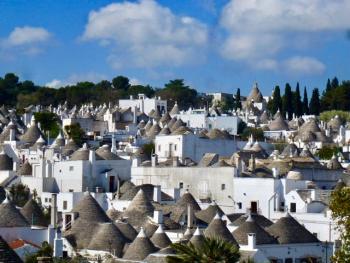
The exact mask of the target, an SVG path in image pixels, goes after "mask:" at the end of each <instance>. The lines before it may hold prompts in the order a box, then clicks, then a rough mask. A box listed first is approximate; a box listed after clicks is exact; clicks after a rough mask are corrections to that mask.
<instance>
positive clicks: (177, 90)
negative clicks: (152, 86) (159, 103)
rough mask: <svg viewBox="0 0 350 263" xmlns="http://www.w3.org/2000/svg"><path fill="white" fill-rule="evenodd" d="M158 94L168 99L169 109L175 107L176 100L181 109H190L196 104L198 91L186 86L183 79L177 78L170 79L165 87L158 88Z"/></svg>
mask: <svg viewBox="0 0 350 263" xmlns="http://www.w3.org/2000/svg"><path fill="white" fill-rule="evenodd" d="M156 96H160V97H161V98H162V99H166V100H168V109H169V110H170V109H171V108H172V107H173V105H174V104H175V102H176V101H177V104H178V105H179V107H180V109H188V108H189V107H191V106H194V105H195V103H196V98H197V91H196V90H195V89H191V88H190V87H189V86H186V85H185V84H184V80H183V79H175V80H170V81H169V83H167V84H165V87H164V89H161V90H158V91H157V92H156Z"/></svg>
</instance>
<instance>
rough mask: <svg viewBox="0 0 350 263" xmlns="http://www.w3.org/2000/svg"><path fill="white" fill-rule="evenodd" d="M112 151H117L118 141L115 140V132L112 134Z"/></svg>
mask: <svg viewBox="0 0 350 263" xmlns="http://www.w3.org/2000/svg"><path fill="white" fill-rule="evenodd" d="M111 152H112V153H116V152H117V142H116V140H115V136H114V134H112V148H111Z"/></svg>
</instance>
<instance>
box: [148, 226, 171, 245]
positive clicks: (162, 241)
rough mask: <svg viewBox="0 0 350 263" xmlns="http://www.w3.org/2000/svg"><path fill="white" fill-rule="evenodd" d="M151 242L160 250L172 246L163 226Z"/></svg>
mask: <svg viewBox="0 0 350 263" xmlns="http://www.w3.org/2000/svg"><path fill="white" fill-rule="evenodd" d="M151 241H152V243H153V244H154V245H156V246H157V247H159V248H166V247H168V246H169V245H170V244H171V241H170V239H169V237H168V236H167V234H166V233H165V232H164V231H163V227H162V225H159V227H158V229H157V231H156V232H155V233H154V234H153V236H152V238H151Z"/></svg>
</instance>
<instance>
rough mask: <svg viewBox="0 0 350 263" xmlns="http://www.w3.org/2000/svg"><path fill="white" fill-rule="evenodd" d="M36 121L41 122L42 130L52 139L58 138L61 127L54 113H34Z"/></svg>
mask: <svg viewBox="0 0 350 263" xmlns="http://www.w3.org/2000/svg"><path fill="white" fill-rule="evenodd" d="M34 117H35V121H36V122H39V123H40V125H41V128H42V129H43V130H44V131H45V132H49V133H50V134H49V135H50V137H51V138H56V137H57V135H58V133H59V131H60V127H59V125H58V122H59V117H58V116H57V115H56V114H55V113H52V112H46V111H44V112H36V113H34Z"/></svg>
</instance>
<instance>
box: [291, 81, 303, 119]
mask: <svg viewBox="0 0 350 263" xmlns="http://www.w3.org/2000/svg"><path fill="white" fill-rule="evenodd" d="M293 112H294V113H295V115H296V116H297V117H299V116H301V115H302V114H303V104H302V102H301V96H300V88H299V82H298V83H297V87H296V88H295V92H294V94H293Z"/></svg>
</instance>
